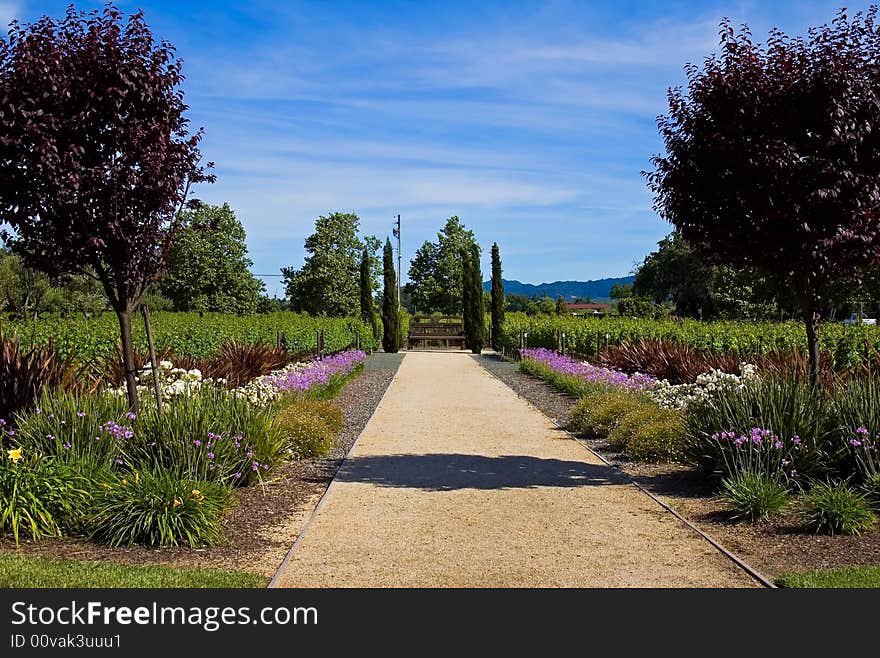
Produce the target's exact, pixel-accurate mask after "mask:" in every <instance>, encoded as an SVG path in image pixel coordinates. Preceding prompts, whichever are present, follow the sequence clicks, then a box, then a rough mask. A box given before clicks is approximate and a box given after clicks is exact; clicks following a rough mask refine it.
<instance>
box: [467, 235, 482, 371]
mask: <svg viewBox="0 0 880 658" xmlns="http://www.w3.org/2000/svg"><path fill="white" fill-rule="evenodd" d="M467 255H468V259H467V260H468V261H469V262H468V265H467V268H466V270H467V276H468V279H469V285H468V286H466V287H468V288H469V289H470V292H469V293H468V294H467V307H468V310H469V312H467V313H466V314H465V315H466V317H467V316H470V322H469V323H468V327H467V329H465V331H466V332H467V336H468V347H470V349H471V352H473V353H474V354H479V353H480V352H482V351H483V346H484V345H485V344H486V310H485V307H484V304H483V274H482V272H481V271H480V248H479V247H478V246H477V245H476V244H473V245H471V246H470V248H469V249H468V254H467Z"/></svg>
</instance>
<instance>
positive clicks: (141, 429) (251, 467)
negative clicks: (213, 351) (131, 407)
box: [125, 386, 285, 486]
mask: <svg viewBox="0 0 880 658" xmlns="http://www.w3.org/2000/svg"><path fill="white" fill-rule="evenodd" d="M274 415H275V409H274V408H272V407H268V408H260V407H257V406H255V405H252V404H251V403H250V402H248V400H246V399H244V398H242V397H237V396H235V395H232V394H230V393H228V392H226V391H224V390H221V389H214V388H211V387H207V386H206V387H203V388H202V389H201V390H200V391H197V392H195V393H193V394H192V395H178V396H175V397H173V398H171V399H169V400H167V402H166V404H165V408H164V411H163V413H161V414H160V413H158V412H157V411H156V407H155V405H152V404H145V405H144V407H143V408H142V410H141V412H140V414H139V415H138V418H137V421H136V422H135V425H134V436H133V437H131V438H130V439H128V440H127V441H126V444H125V460H126V463H127V465H128V466H130V467H131V468H165V469H178V470H180V472H181V473H183V474H184V475H185V476H186V477H189V478H192V479H196V480H208V481H212V482H220V483H223V484H232V485H235V486H243V485H251V484H254V483H256V482H258V481H259V480H260V479H261V477H262V476H263V475H264V474H265V473H267V472H268V471H270V470H271V469H272V468H274V467H275V466H276V465H277V464H278V463H279V462H280V461H281V460H282V459H283V457H284V447H285V442H284V436H283V434H282V432H281V431H280V428H279V427H278V426H277V424H276V423H275V420H274Z"/></svg>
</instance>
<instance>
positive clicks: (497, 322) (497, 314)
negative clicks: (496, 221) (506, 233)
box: [490, 242, 505, 351]
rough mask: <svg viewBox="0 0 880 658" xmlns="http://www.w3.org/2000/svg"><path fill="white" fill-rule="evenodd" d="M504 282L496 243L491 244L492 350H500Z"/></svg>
mask: <svg viewBox="0 0 880 658" xmlns="http://www.w3.org/2000/svg"><path fill="white" fill-rule="evenodd" d="M504 303H505V299H504V280H503V279H502V276H501V254H500V253H499V251H498V243H497V242H495V243H493V244H492V301H491V306H490V308H491V309H492V349H494V350H496V351H500V350H501V327H502V325H503V324H504Z"/></svg>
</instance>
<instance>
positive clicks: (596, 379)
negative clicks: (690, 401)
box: [519, 347, 657, 391]
mask: <svg viewBox="0 0 880 658" xmlns="http://www.w3.org/2000/svg"><path fill="white" fill-rule="evenodd" d="M519 354H520V358H522V359H529V360H531V361H536V362H537V363H541V364H543V365H545V366H547V367H548V368H550V369H551V370H554V371H556V372H559V373H562V374H564V375H572V376H574V377H578V378H579V379H583V380H584V381H588V382H593V383H597V384H603V385H605V386H612V387H615V388H628V389H630V390H633V391H643V390H645V389H649V388H653V387H654V385H655V384H656V381H657V380H655V379H654V378H653V377H651V376H650V375H644V374H641V373H635V374H632V375H627V374H626V373H625V372H620V371H619V370H611V369H609V368H601V367H598V366H594V365H592V364H590V363H586V362H581V361H576V360H574V359H572V358H570V357H567V356H564V355H562V354H559V353H558V352H554V351H553V350H548V349H544V348H543V347H538V348H535V349H523V350H520V351H519Z"/></svg>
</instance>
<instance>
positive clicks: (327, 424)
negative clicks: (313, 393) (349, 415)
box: [277, 399, 343, 459]
mask: <svg viewBox="0 0 880 658" xmlns="http://www.w3.org/2000/svg"><path fill="white" fill-rule="evenodd" d="M277 423H278V426H279V427H280V429H281V431H282V433H283V435H284V437H285V438H286V442H287V449H288V451H289V452H290V453H291V454H292V455H293V456H294V457H296V458H298V459H305V458H308V457H320V456H322V455H326V454H327V453H328V452H330V450H331V449H332V448H333V444H334V442H335V441H336V435H337V434H339V431H340V430H341V429H342V423H343V419H342V411H341V410H340V409H339V408H338V407H337V406H335V405H334V404H332V403H331V402H329V401H326V400H308V399H305V400H294V401H292V402H291V403H289V404H288V405H287V406H286V407H284V408H283V409H282V410H281V412H280V413H279V414H278V419H277Z"/></svg>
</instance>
